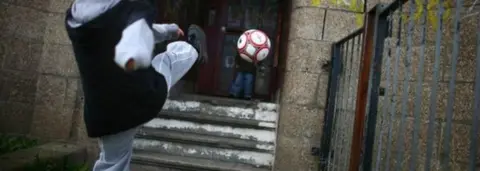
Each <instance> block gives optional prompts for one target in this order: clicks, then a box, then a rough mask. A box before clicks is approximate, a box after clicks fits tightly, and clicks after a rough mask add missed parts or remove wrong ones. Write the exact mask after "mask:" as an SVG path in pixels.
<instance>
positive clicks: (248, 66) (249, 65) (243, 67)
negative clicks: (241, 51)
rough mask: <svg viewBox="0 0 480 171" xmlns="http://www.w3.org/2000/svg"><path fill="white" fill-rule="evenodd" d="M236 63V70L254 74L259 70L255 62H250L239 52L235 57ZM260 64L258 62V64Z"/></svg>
mask: <svg viewBox="0 0 480 171" xmlns="http://www.w3.org/2000/svg"><path fill="white" fill-rule="evenodd" d="M235 65H236V68H237V69H236V71H237V72H247V73H252V74H254V73H255V72H257V68H256V67H255V64H254V63H253V62H248V61H246V60H245V59H243V58H242V57H240V55H238V54H237V56H236V57H235ZM257 65H258V64H257Z"/></svg>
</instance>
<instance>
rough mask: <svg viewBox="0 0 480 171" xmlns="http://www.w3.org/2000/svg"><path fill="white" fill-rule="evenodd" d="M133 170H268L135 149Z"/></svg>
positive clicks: (266, 170) (266, 169) (267, 170)
mask: <svg viewBox="0 0 480 171" xmlns="http://www.w3.org/2000/svg"><path fill="white" fill-rule="evenodd" d="M132 170H135V171H269V170H270V169H268V168H257V167H254V166H251V165H247V164H240V163H230V162H222V161H215V160H208V159H199V158H192V157H184V156H174V155H166V154H160V153H152V152H146V151H141V150H136V151H135V153H134V155H133V157H132Z"/></svg>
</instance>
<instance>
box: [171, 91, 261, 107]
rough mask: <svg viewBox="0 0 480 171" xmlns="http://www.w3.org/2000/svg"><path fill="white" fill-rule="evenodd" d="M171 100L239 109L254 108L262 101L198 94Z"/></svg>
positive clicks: (184, 95)
mask: <svg viewBox="0 0 480 171" xmlns="http://www.w3.org/2000/svg"><path fill="white" fill-rule="evenodd" d="M169 99H171V100H180V101H182V100H183V101H198V102H201V103H209V104H212V105H218V106H237V107H245V108H248V107H254V106H255V105H256V104H257V103H260V101H255V100H243V99H234V98H226V97H214V96H204V95H198V94H180V95H177V96H171V97H169Z"/></svg>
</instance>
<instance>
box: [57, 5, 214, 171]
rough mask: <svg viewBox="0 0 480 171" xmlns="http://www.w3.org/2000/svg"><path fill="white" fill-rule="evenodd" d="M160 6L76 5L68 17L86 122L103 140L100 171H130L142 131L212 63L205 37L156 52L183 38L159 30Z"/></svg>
mask: <svg viewBox="0 0 480 171" xmlns="http://www.w3.org/2000/svg"><path fill="white" fill-rule="evenodd" d="M154 3H155V0H102V1H98V0H75V2H74V3H73V4H72V6H71V8H70V9H68V11H67V17H66V29H67V32H68V35H69V38H70V40H71V42H72V46H73V51H74V54H75V58H76V61H77V65H78V68H79V71H80V76H81V80H82V86H83V90H84V95H85V98H84V100H85V106H84V121H85V125H86V128H87V133H88V136H89V137H93V138H98V143H99V147H100V155H99V158H98V160H97V161H96V162H95V165H94V168H93V170H94V171H128V170H130V159H131V156H132V148H133V147H132V145H133V139H134V135H135V133H136V132H137V128H138V127H139V126H141V125H142V124H144V123H146V122H148V121H150V120H151V119H153V118H154V117H155V116H157V114H158V112H160V110H161V109H162V107H163V105H164V103H165V100H166V98H167V96H168V92H169V90H170V88H171V87H172V86H173V85H174V84H175V83H176V82H177V81H178V80H180V79H181V78H182V77H183V75H184V74H185V73H186V72H187V71H188V70H190V68H191V67H192V65H193V64H194V63H195V62H196V61H197V60H203V59H202V58H206V52H205V50H206V41H205V33H204V32H203V31H202V29H200V28H199V27H198V26H195V25H193V26H191V27H190V28H189V30H188V33H187V34H188V37H189V39H188V43H187V42H184V41H175V42H172V43H170V44H168V45H167V48H166V51H164V52H162V53H159V54H153V48H154V44H155V43H158V42H163V41H167V40H175V39H177V38H178V37H180V36H183V35H184V33H183V31H182V30H181V29H180V28H178V26H177V25H176V24H154V23H153V21H154V18H155V14H156V13H157V12H156V9H155V7H156V5H155V4H154Z"/></svg>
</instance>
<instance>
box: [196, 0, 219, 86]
mask: <svg viewBox="0 0 480 171" xmlns="http://www.w3.org/2000/svg"><path fill="white" fill-rule="evenodd" d="M203 2H204V3H206V4H205V9H204V10H202V11H203V13H204V15H203V16H204V19H205V20H204V23H203V29H204V31H205V34H206V36H207V48H208V57H209V58H208V61H207V62H206V63H203V64H201V65H200V66H199V72H198V79H197V83H196V87H197V93H200V94H209V95H212V94H216V88H217V85H216V84H215V83H216V81H217V80H218V78H217V76H216V73H218V69H219V68H218V67H217V66H218V63H219V56H220V46H221V43H220V40H222V39H223V33H222V31H221V27H222V25H223V21H224V20H223V19H224V17H223V13H224V5H225V4H226V3H225V1H224V0H205V1H203Z"/></svg>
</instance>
